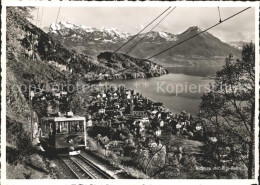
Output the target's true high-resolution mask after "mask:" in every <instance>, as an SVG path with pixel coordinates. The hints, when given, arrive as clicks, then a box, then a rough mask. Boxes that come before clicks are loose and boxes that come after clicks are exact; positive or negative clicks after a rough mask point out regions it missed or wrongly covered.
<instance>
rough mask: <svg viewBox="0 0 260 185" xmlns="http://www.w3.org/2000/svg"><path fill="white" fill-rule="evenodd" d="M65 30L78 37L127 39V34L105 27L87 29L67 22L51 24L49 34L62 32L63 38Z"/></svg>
mask: <svg viewBox="0 0 260 185" xmlns="http://www.w3.org/2000/svg"><path fill="white" fill-rule="evenodd" d="M65 30H71V31H73V32H74V33H75V34H77V33H79V34H80V35H82V34H86V35H87V34H91V33H98V34H99V35H106V36H108V37H116V38H119V39H125V38H127V37H129V34H128V33H125V32H121V31H119V30H117V29H116V28H105V27H102V28H91V27H88V26H85V25H76V24H72V23H70V22H67V21H65V22H58V23H57V24H55V23H52V24H51V26H50V32H51V33H54V34H56V33H58V32H62V33H63V34H62V35H63V36H65V35H66V34H65V33H66V31H65ZM68 33H69V32H68ZM64 34H65V35H64ZM69 35H71V34H69ZM94 37H95V36H94ZM94 37H93V38H94ZM96 39H97V38H96Z"/></svg>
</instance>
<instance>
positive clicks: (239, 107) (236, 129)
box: [200, 43, 255, 179]
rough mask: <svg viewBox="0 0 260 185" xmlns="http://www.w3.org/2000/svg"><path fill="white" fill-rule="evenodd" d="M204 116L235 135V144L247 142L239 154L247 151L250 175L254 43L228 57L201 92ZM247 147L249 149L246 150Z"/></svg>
mask: <svg viewBox="0 0 260 185" xmlns="http://www.w3.org/2000/svg"><path fill="white" fill-rule="evenodd" d="M200 109H201V110H202V114H201V115H202V117H203V118H204V119H205V120H207V121H209V122H211V123H213V124H215V125H216V126H217V128H220V129H224V130H225V131H226V132H227V133H229V134H226V133H225V135H223V134H224V133H218V137H220V136H221V135H222V136H223V137H224V138H226V139H230V138H232V144H233V145H235V144H240V146H245V147H244V148H243V149H242V148H241V149H240V151H239V152H240V154H241V155H239V157H240V159H242V158H243V155H247V157H246V160H245V164H246V166H247V168H248V178H249V179H251V178H252V177H253V169H254V156H253V153H254V126H255V123H254V117H255V46H254V44H252V43H250V44H246V45H244V46H243V49H242V57H241V59H236V60H234V59H233V56H232V55H230V56H229V57H228V58H226V64H225V66H224V67H223V68H222V69H221V70H220V71H218V72H217V76H216V78H215V83H214V86H213V87H212V88H211V91H210V92H209V93H206V94H204V95H203V96H202V103H201V104H200ZM243 150H246V153H243Z"/></svg>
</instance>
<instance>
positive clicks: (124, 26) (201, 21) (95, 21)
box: [32, 7, 255, 42]
mask: <svg viewBox="0 0 260 185" xmlns="http://www.w3.org/2000/svg"><path fill="white" fill-rule="evenodd" d="M166 8H167V7H61V8H60V13H59V16H58V21H57V22H60V21H67V22H71V23H74V24H77V25H85V26H88V27H96V28H101V27H105V28H117V29H118V30H119V31H123V32H127V33H130V34H136V33H138V32H139V31H140V30H141V29H142V28H144V27H145V26H146V25H147V24H149V23H150V22H151V21H152V20H153V19H155V18H156V17H157V16H158V15H159V14H161V13H162V12H163V11H164V10H165V9H166ZM244 8H245V7H233V8H231V7H220V13H221V17H222V20H223V19H225V18H227V17H229V16H231V15H233V14H235V13H236V12H238V11H240V10H242V9H244ZM42 10H43V11H42ZM58 10H59V8H58V7H40V9H39V12H38V13H39V14H38V17H39V18H38V20H40V17H41V13H42V12H43V14H42V22H41V28H43V27H49V26H50V24H51V23H53V22H55V21H56V17H57V14H58ZM32 15H33V16H34V17H35V20H34V21H32V22H33V23H34V24H35V23H36V17H37V10H34V11H33V12H32ZM165 15H166V14H165ZM254 15H255V13H254V8H251V9H249V10H247V11H245V12H243V13H241V14H239V15H238V16H236V17H234V18H232V19H230V20H228V21H226V22H224V23H222V24H220V25H219V26H218V27H215V28H214V29H212V30H210V31H209V32H210V33H212V34H213V35H215V36H216V37H218V38H219V39H221V40H222V41H225V42H230V41H251V40H253V41H254V38H255V35H254V32H255V17H254ZM162 17H163V16H162ZM158 21H159V20H158ZM218 21H219V14H218V9H217V7H200V8H196V7H177V8H176V9H175V10H173V12H172V13H170V14H169V15H168V16H167V17H166V18H165V19H164V20H163V21H162V22H161V23H160V24H159V25H158V26H157V27H156V28H155V29H154V31H165V32H170V33H173V34H179V33H182V32H184V31H185V30H187V29H188V28H189V27H191V26H198V27H200V28H201V29H202V30H203V29H206V28H208V27H210V26H212V25H214V24H216V23H218ZM38 22H40V21H38ZM39 24H40V23H38V25H39ZM155 24H156V23H154V24H152V25H151V26H150V27H148V29H147V31H149V28H152V27H153V25H155ZM144 32H145V31H144Z"/></svg>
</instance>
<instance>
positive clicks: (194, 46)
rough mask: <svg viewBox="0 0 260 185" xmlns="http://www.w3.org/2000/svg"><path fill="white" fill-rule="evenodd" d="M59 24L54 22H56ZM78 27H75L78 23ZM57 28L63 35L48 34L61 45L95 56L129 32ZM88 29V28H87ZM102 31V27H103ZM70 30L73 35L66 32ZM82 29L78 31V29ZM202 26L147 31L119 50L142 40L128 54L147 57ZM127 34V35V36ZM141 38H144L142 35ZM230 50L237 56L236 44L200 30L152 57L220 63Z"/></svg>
mask: <svg viewBox="0 0 260 185" xmlns="http://www.w3.org/2000/svg"><path fill="white" fill-rule="evenodd" d="M59 24H61V23H58V25H59ZM78 27H79V26H78ZM60 28H61V29H60V30H59V32H63V31H64V32H65V31H66V33H67V34H66V35H63V36H62V35H59V34H57V33H54V32H53V31H52V30H50V31H49V33H48V34H49V35H50V36H51V37H52V38H53V39H54V40H57V41H60V42H61V43H63V44H64V45H65V46H68V47H71V48H73V49H75V50H76V51H78V52H80V53H84V54H88V55H90V56H93V57H96V56H98V55H99V54H100V52H105V51H108V52H113V51H114V50H116V49H117V48H118V47H119V46H121V45H122V44H123V43H125V42H126V41H127V40H129V39H130V38H132V37H133V35H130V34H126V33H124V37H120V36H119V37H114V36H113V35H111V34H110V35H107V34H104V32H103V34H100V29H99V31H95V30H93V31H92V32H91V33H89V32H84V34H83V33H82V32H79V31H78V30H77V29H74V30H71V28H68V27H67V28H65V29H62V27H60ZM88 29H89V28H88ZM103 30H105V29H104V28H103ZM70 31H71V32H73V34H74V35H71V34H69V32H70ZM81 31H82V30H81ZM201 31H202V29H201V28H199V27H198V26H191V27H189V28H188V29H186V30H185V31H183V32H182V33H180V34H173V33H169V32H165V31H151V32H148V33H141V34H139V35H137V36H136V38H134V39H133V40H131V41H130V42H129V43H128V44H127V45H126V46H124V47H122V48H121V49H120V52H121V53H127V51H128V50H129V49H130V48H131V47H132V46H134V45H135V43H137V42H138V40H139V39H142V42H141V43H140V44H139V45H138V46H137V47H136V48H134V49H133V50H131V52H130V53H129V55H131V56H132V57H137V58H147V57H148V56H152V55H153V54H156V53H158V52H160V51H162V50H164V49H167V48H169V47H171V46H173V45H176V44H178V43H179V42H181V41H183V40H186V39H188V38H190V37H192V36H194V35H196V34H198V33H199V32H201ZM127 35H129V36H127ZM143 37H144V38H143ZM230 53H233V55H234V56H236V57H238V58H239V57H240V51H239V49H238V48H236V47H232V46H230V45H229V44H228V43H225V42H223V41H221V40H220V39H219V38H217V37H215V36H214V35H212V34H211V33H209V32H204V33H201V34H199V35H198V36H196V37H194V38H192V39H190V40H189V41H187V42H185V43H183V44H181V45H179V46H177V47H175V48H173V49H171V50H169V51H167V52H165V53H163V54H162V55H160V56H158V57H155V58H154V60H155V61H156V62H158V64H160V65H163V66H165V65H166V66H167V65H175V64H177V65H200V64H203V65H204V64H207V65H219V64H221V63H223V62H224V58H225V57H226V56H228V55H229V54H230Z"/></svg>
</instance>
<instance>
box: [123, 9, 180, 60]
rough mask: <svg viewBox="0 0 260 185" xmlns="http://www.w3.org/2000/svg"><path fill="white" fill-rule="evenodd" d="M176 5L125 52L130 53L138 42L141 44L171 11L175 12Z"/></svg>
mask: <svg viewBox="0 0 260 185" xmlns="http://www.w3.org/2000/svg"><path fill="white" fill-rule="evenodd" d="M175 8H176V6H175V7H174V8H173V9H171V11H169V12H168V13H167V14H166V15H165V16H164V17H163V18H162V19H161V20H160V21H159V22H158V23H157V24H156V25H155V26H153V27H152V28H151V29H150V30H149V31H148V32H146V34H145V35H144V36H143V37H142V38H141V39H140V40H139V41H138V42H137V43H136V44H135V45H134V46H132V47H131V48H130V49H129V50H128V51H127V52H126V53H125V54H126V55H127V54H128V53H130V52H131V51H132V50H133V49H134V48H135V47H136V46H137V45H138V44H140V43H141V42H142V40H143V39H145V37H146V36H147V35H148V34H149V32H151V31H153V30H154V28H156V27H157V26H158V25H159V24H160V23H161V22H162V21H163V20H164V19H165V18H166V17H167V16H168V15H169V14H170V13H172V12H173V10H175Z"/></svg>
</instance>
